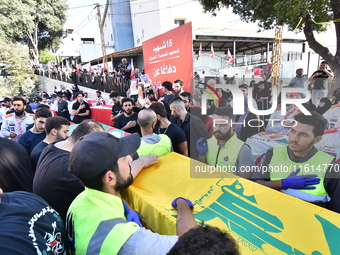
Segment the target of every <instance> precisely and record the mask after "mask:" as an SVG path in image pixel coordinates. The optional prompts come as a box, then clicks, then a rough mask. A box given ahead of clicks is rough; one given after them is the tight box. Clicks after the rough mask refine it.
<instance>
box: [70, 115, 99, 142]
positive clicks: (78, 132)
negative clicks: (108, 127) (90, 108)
mask: <svg viewBox="0 0 340 255" xmlns="http://www.w3.org/2000/svg"><path fill="white" fill-rule="evenodd" d="M96 131H104V128H103V126H102V124H100V123H99V122H98V121H96V120H93V119H87V120H83V121H82V122H81V123H80V124H79V125H78V127H76V128H75V130H73V132H72V134H71V136H70V139H71V141H72V142H73V143H76V142H77V141H78V140H79V138H80V137H82V136H84V135H87V134H89V133H91V132H96Z"/></svg>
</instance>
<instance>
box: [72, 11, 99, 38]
mask: <svg viewBox="0 0 340 255" xmlns="http://www.w3.org/2000/svg"><path fill="white" fill-rule="evenodd" d="M94 17H97V15H93V16H92V18H91V19H89V20H88V21H87V23H85V24H84V25H83V26H82V27H81V28H79V29H78V30H77V31H74V32H73V33H74V34H76V33H77V32H79V31H80V30H82V28H83V27H85V26H86V25H87V24H89V23H90V22H91V20H93V18H94Z"/></svg>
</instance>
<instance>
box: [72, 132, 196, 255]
mask: <svg viewBox="0 0 340 255" xmlns="http://www.w3.org/2000/svg"><path fill="white" fill-rule="evenodd" d="M103 141H104V142H103ZM139 145H140V137H139V136H138V135H137V134H132V135H129V136H126V137H123V138H121V139H119V138H116V137H114V136H112V135H110V134H108V133H104V132H95V133H91V134H88V135H86V136H84V137H82V138H81V139H80V140H79V141H78V142H77V143H76V144H75V146H74V148H73V150H72V152H71V155H70V159H69V162H68V168H69V171H70V172H71V173H72V174H74V175H75V176H77V177H78V178H79V179H80V180H81V182H82V183H83V184H84V185H85V191H83V192H82V193H81V194H79V195H78V196H77V197H76V198H75V199H74V201H73V202H72V204H71V206H70V208H69V210H68V212H67V219H66V229H67V232H68V236H69V239H70V243H71V245H73V247H71V250H73V251H76V254H131V255H133V254H166V253H167V252H168V251H169V250H170V249H171V247H172V246H173V245H174V244H175V243H176V242H177V240H178V238H177V236H163V235H159V234H157V233H152V232H151V231H150V230H146V229H145V228H143V227H142V225H141V223H140V219H139V216H138V214H137V213H136V212H135V211H133V210H132V209H130V208H129V206H128V205H127V204H126V203H123V201H122V199H121V198H120V196H119V193H120V191H122V190H123V189H126V188H128V187H129V186H130V185H131V184H132V182H133V178H135V177H136V176H137V175H138V173H139V172H140V169H138V170H137V169H135V168H134V167H133V166H132V164H133V163H134V162H135V161H132V158H131V156H130V155H131V154H133V153H134V152H135V151H136V150H137V149H138V147H139ZM146 157H153V158H152V159H153V160H152V161H149V162H148V164H145V166H149V165H151V164H154V163H156V162H157V156H146ZM169 202H170V201H169ZM172 206H173V207H175V208H177V209H178V215H177V225H176V229H177V234H178V235H182V234H184V233H185V232H187V231H188V230H189V229H191V228H194V227H195V226H196V223H195V220H194V218H193V216H192V213H191V210H190V207H192V206H193V205H192V203H191V202H190V201H189V200H187V199H183V198H176V199H175V200H174V201H173V202H172Z"/></svg>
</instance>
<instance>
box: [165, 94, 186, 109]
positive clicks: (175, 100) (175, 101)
mask: <svg viewBox="0 0 340 255" xmlns="http://www.w3.org/2000/svg"><path fill="white" fill-rule="evenodd" d="M170 105H174V106H175V107H178V108H179V109H180V110H186V109H185V105H184V102H183V100H182V99H181V98H180V97H174V98H173V99H171V101H170V103H169V106H170Z"/></svg>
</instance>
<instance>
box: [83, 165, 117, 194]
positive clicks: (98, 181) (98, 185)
mask: <svg viewBox="0 0 340 255" xmlns="http://www.w3.org/2000/svg"><path fill="white" fill-rule="evenodd" d="M107 171H112V172H114V173H115V174H116V175H119V174H120V173H119V169H118V160H115V161H114V162H112V164H110V165H109V166H108V167H107V168H106V169H104V170H103V171H101V172H100V173H99V174H97V175H96V176H95V177H92V178H91V179H90V180H87V181H84V180H80V178H78V179H79V180H80V181H81V183H82V184H83V185H84V186H86V187H88V188H90V189H95V190H99V191H102V190H103V187H104V182H103V177H104V175H105V174H106V172H107Z"/></svg>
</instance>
